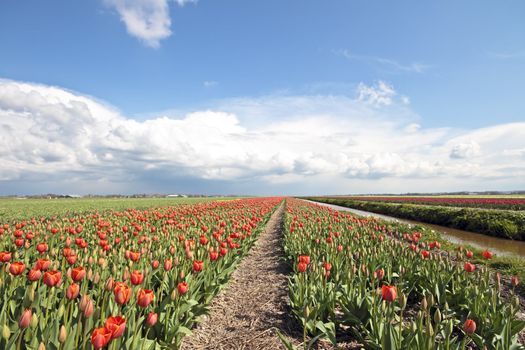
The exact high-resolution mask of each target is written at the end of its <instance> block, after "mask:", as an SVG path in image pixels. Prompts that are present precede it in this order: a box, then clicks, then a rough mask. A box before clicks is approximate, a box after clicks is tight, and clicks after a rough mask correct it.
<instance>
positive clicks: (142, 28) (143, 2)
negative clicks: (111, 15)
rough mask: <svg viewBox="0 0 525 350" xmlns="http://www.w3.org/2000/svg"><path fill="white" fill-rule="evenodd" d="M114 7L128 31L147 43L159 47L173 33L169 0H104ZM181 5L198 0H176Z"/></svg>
mask: <svg viewBox="0 0 525 350" xmlns="http://www.w3.org/2000/svg"><path fill="white" fill-rule="evenodd" d="M104 1H105V3H106V4H107V5H108V6H110V7H112V8H114V9H115V10H116V11H117V13H118V14H119V15H120V19H121V21H122V22H124V24H125V26H126V30H127V32H128V33H129V34H130V35H131V36H134V37H136V38H138V39H139V40H141V41H142V42H144V43H145V44H146V45H148V46H150V47H153V48H158V47H159V46H160V41H161V40H163V39H166V38H168V37H169V36H170V35H171V17H170V9H169V0H104ZM174 2H175V3H176V4H177V5H179V6H181V7H182V6H184V5H186V4H189V3H196V2H197V0H175V1H174Z"/></svg>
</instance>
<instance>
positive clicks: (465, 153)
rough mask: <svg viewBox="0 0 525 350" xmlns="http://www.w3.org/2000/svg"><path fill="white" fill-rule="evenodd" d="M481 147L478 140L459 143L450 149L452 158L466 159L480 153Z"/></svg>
mask: <svg viewBox="0 0 525 350" xmlns="http://www.w3.org/2000/svg"><path fill="white" fill-rule="evenodd" d="M479 152H480V147H479V144H478V143H477V142H476V141H470V142H469V143H459V144H457V145H454V147H453V148H452V150H451V151H450V158H455V159H465V158H472V157H475V156H477V155H479Z"/></svg>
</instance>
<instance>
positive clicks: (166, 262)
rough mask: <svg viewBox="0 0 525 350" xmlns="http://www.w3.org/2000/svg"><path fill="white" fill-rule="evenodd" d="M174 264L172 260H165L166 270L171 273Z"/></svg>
mask: <svg viewBox="0 0 525 350" xmlns="http://www.w3.org/2000/svg"><path fill="white" fill-rule="evenodd" d="M172 266H173V264H172V262H171V259H166V260H164V270H166V271H169V270H171V268H172Z"/></svg>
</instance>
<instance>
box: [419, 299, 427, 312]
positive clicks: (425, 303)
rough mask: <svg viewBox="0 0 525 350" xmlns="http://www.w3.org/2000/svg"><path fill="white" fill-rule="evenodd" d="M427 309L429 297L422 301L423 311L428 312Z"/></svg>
mask: <svg viewBox="0 0 525 350" xmlns="http://www.w3.org/2000/svg"><path fill="white" fill-rule="evenodd" d="M427 307H428V302H427V297H423V300H422V301H421V308H423V310H426V309H427Z"/></svg>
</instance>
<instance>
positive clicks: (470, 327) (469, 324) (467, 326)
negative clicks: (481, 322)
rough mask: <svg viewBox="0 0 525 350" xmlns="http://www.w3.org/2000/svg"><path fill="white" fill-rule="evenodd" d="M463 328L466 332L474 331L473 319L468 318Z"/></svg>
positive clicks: (474, 323)
mask: <svg viewBox="0 0 525 350" xmlns="http://www.w3.org/2000/svg"><path fill="white" fill-rule="evenodd" d="M463 330H464V331H465V333H467V334H473V333H474V332H475V331H476V322H474V320H471V319H468V320H466V321H465V324H464V325H463Z"/></svg>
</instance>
